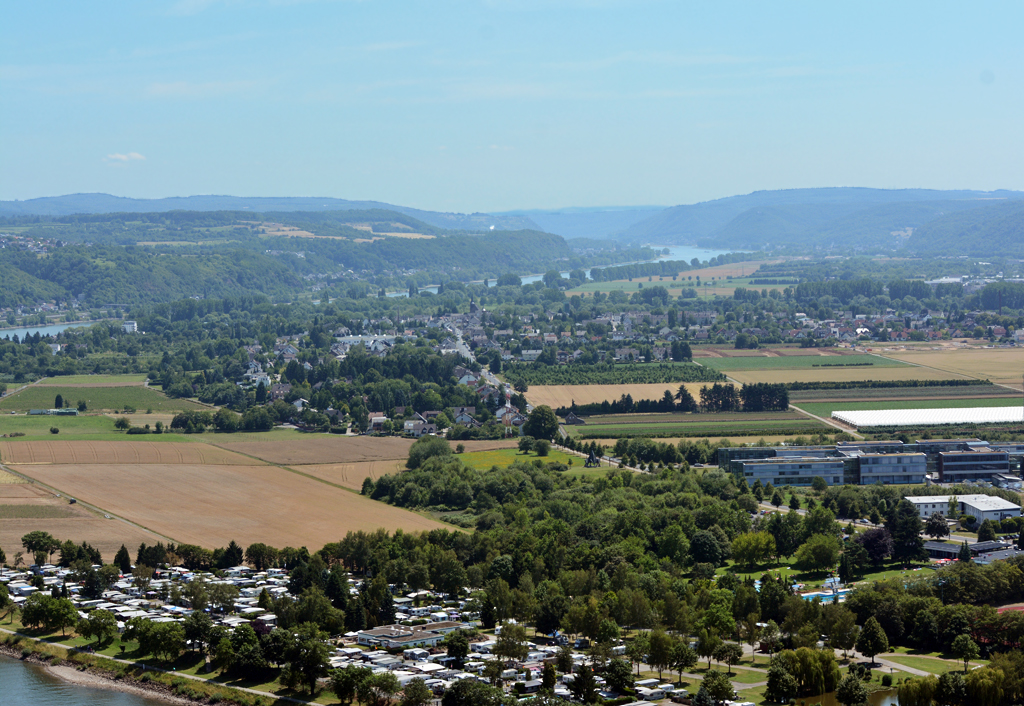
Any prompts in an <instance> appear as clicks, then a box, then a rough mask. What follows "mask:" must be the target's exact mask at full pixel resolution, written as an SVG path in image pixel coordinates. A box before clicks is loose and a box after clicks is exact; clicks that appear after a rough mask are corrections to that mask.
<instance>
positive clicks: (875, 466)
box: [858, 453, 928, 485]
mask: <svg viewBox="0 0 1024 706" xmlns="http://www.w3.org/2000/svg"><path fill="white" fill-rule="evenodd" d="M858 458H859V461H860V484H861V485H874V484H875V483H882V484H884V485H910V484H913V483H924V477H925V475H926V474H927V473H928V457H927V456H925V455H924V454H923V453H893V454H863V455H861V456H859V457H858Z"/></svg>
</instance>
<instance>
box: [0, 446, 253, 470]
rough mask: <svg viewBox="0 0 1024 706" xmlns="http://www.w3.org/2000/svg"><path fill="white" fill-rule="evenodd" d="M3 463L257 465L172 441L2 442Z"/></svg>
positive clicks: (209, 448) (215, 450)
mask: <svg viewBox="0 0 1024 706" xmlns="http://www.w3.org/2000/svg"><path fill="white" fill-rule="evenodd" d="M0 460H2V461H3V462H4V463H8V464H12V465H13V464H54V463H74V464H79V465H89V464H107V463H111V464H119V463H121V464H123V463H139V464H154V463H156V464H161V463H182V464H203V463H216V464H238V465H249V466H251V465H253V464H254V463H258V462H254V461H252V459H248V458H245V457H244V456H240V455H238V454H235V453H231V452H230V451H227V450H225V449H221V448H217V447H216V446H212V445H208V444H194V443H180V442H173V441H172V442H167V441H164V442H154V441H0Z"/></svg>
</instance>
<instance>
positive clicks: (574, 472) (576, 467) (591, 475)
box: [565, 457, 617, 480]
mask: <svg viewBox="0 0 1024 706" xmlns="http://www.w3.org/2000/svg"><path fill="white" fill-rule="evenodd" d="M585 460H586V459H583V458H579V457H577V458H576V462H575V463H574V464H573V467H572V469H571V470H568V471H566V472H565V475H566V476H576V477H577V478H582V479H587V480H594V479H595V478H604V477H605V475H606V474H607V473H608V471H609V470H617V469H615V468H614V467H612V466H599V467H598V468H583V465H582V462H583V461H585Z"/></svg>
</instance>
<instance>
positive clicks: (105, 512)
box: [0, 464, 177, 542]
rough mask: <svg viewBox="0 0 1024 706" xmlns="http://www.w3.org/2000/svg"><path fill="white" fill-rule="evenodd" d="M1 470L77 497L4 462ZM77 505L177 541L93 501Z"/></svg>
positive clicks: (54, 492) (159, 537)
mask: <svg viewBox="0 0 1024 706" xmlns="http://www.w3.org/2000/svg"><path fill="white" fill-rule="evenodd" d="M35 468H43V466H37V467H35ZM0 471H5V472H7V473H12V474H15V475H17V476H19V477H20V478H22V479H23V480H24V481H26V482H30V483H32V484H34V485H36V486H38V487H40V488H43V489H45V490H48V491H50V492H51V493H53V494H54V495H62V496H66V497H75V494H74V493H71V494H69V493H67V492H66V491H64V490H61V489H60V488H54V487H53V486H51V485H49V484H48V483H44V482H43V481H41V480H39V479H38V478H36V477H35V476H34V475H32V474H31V473H24V472H22V471H21V470H19V469H17V468H13V467H6V466H4V465H3V464H0ZM77 507H79V508H82V509H83V510H86V511H88V512H92V513H95V514H96V516H97V519H98V517H99V515H104V516H106V515H110V516H113V518H114V519H116V520H117V521H118V522H123V523H124V524H126V525H129V526H131V527H132V528H133V529H135V530H140V531H142V532H145V533H147V534H151V535H153V536H154V537H157V538H158V539H161V540H165V541H170V542H174V541H177V540H175V539H174V538H173V537H168V536H167V535H163V534H160V533H159V532H156V531H154V530H152V529H150V528H149V527H145V526H144V525H141V524H139V523H138V522H135V521H133V520H130V519H128V517H126V516H123V515H120V514H118V513H116V512H112V511H110V510H107V509H106V508H101V507H98V506H96V505H94V504H92V503H89V502H85V501H83V500H81V499H77ZM76 519H81V518H76ZM104 519H106V518H104Z"/></svg>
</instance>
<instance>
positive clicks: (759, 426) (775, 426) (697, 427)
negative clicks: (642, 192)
mask: <svg viewBox="0 0 1024 706" xmlns="http://www.w3.org/2000/svg"><path fill="white" fill-rule="evenodd" d="M567 431H569V430H567ZM818 432H825V433H833V432H835V429H834V428H833V427H830V426H827V425H825V424H821V423H819V422H816V421H815V420H813V419H808V418H798V419H792V418H785V419H779V420H764V419H761V420H757V419H752V420H749V421H730V422H716V421H708V422H703V423H688V424H681V423H671V422H669V423H657V422H638V423H635V424H587V425H586V426H583V427H573V428H572V430H571V431H569V433H570V434H572V435H573V436H576V437H579V438H584V439H613V438H618V437H623V436H625V437H630V436H653V437H657V436H663V437H672V436H680V437H683V436H687V437H712V436H713V437H723V436H771V435H783V434H784V435H790V436H792V435H798V434H817V433H818Z"/></svg>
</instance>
